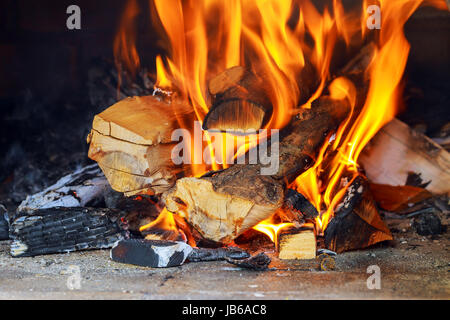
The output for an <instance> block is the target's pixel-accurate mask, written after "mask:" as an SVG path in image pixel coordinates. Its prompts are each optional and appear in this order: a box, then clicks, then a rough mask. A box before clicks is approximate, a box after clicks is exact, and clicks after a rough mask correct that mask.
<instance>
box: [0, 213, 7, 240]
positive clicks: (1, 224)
mask: <svg viewBox="0 0 450 320" xmlns="http://www.w3.org/2000/svg"><path fill="white" fill-rule="evenodd" d="M8 239H9V218H8V212H7V211H6V208H5V207H4V206H3V205H1V204H0V240H8Z"/></svg>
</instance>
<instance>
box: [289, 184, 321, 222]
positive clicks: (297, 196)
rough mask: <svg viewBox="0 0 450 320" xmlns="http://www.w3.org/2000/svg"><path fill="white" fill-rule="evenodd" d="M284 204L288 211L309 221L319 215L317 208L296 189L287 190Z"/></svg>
mask: <svg viewBox="0 0 450 320" xmlns="http://www.w3.org/2000/svg"><path fill="white" fill-rule="evenodd" d="M284 204H285V208H286V209H288V210H290V211H293V212H295V213H300V214H301V215H302V216H304V217H306V218H309V219H314V218H316V217H317V216H318V215H319V213H318V212H317V209H316V207H314V206H313V205H312V204H311V202H309V201H308V199H306V198H305V196H304V195H302V194H301V193H299V192H297V191H296V190H294V189H287V191H286V196H285V198H284Z"/></svg>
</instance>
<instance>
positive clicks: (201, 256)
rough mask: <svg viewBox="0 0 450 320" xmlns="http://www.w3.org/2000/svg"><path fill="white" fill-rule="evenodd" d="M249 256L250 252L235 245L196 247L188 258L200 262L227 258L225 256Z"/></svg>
mask: <svg viewBox="0 0 450 320" xmlns="http://www.w3.org/2000/svg"><path fill="white" fill-rule="evenodd" d="M249 257H250V254H249V253H248V252H246V251H244V250H242V249H239V248H235V247H229V248H215V249H207V248H194V249H193V250H192V252H191V254H190V255H189V257H188V260H189V261H191V262H200V261H217V260H225V258H230V259H236V260H239V259H246V258H249Z"/></svg>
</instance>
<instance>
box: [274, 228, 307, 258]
mask: <svg viewBox="0 0 450 320" xmlns="http://www.w3.org/2000/svg"><path fill="white" fill-rule="evenodd" d="M278 243H279V244H278V250H279V255H278V257H279V258H280V259H283V260H290V259H314V258H315V257H316V235H315V232H314V227H313V226H311V227H305V226H303V227H300V228H287V229H284V230H282V231H281V232H280V234H279V235H278Z"/></svg>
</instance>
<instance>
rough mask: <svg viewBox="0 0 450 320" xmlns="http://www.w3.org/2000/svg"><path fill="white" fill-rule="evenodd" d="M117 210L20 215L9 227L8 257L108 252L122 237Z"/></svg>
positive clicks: (45, 211) (41, 211) (65, 210)
mask: <svg viewBox="0 0 450 320" xmlns="http://www.w3.org/2000/svg"><path fill="white" fill-rule="evenodd" d="M120 217H121V214H120V212H118V211H117V210H112V209H97V208H58V207H56V208H49V209H38V210H34V211H33V212H31V213H29V212H28V213H26V212H21V213H19V214H18V215H17V216H16V217H15V219H14V221H13V222H12V223H11V227H10V236H11V239H13V242H12V244H11V251H10V253H11V255H12V256H13V257H25V256H36V255H41V254H50V253H66V252H71V251H77V250H87V249H102V248H111V247H112V246H113V244H114V243H115V242H116V241H118V240H121V239H123V238H124V237H126V231H125V230H124V229H123V228H122V227H121V221H120Z"/></svg>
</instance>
